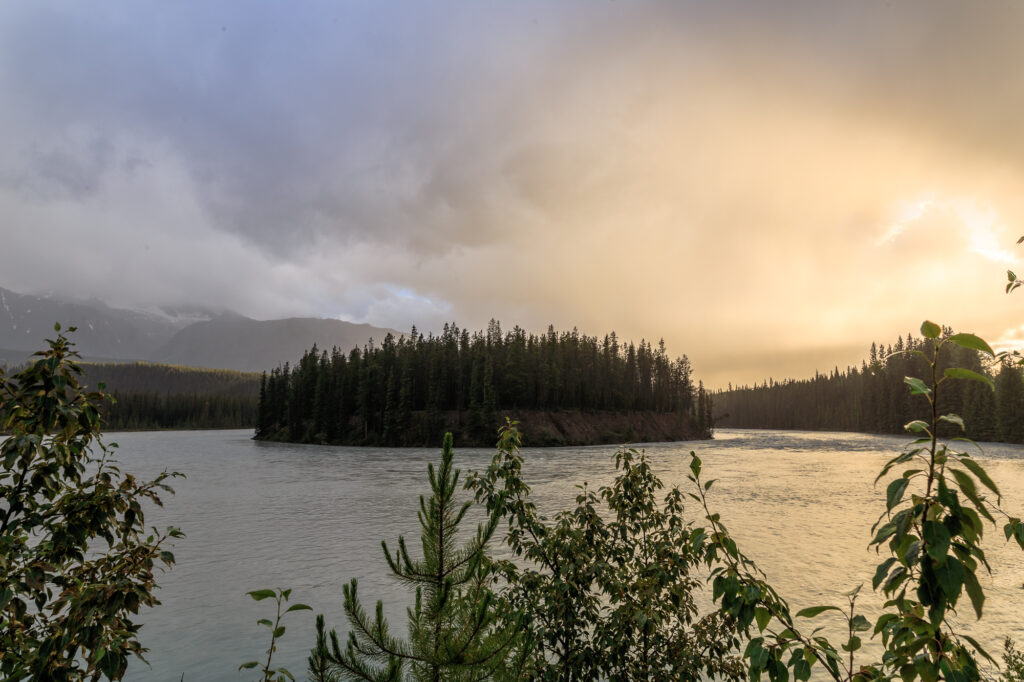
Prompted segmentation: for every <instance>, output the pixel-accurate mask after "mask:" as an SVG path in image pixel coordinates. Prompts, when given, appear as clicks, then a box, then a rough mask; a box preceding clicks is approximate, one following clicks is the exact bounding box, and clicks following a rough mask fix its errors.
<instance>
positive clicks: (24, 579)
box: [0, 325, 181, 680]
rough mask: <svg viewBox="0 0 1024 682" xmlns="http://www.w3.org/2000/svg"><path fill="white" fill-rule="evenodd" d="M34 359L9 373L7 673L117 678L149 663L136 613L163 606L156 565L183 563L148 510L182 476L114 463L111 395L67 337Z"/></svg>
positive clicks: (1, 499)
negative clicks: (109, 436)
mask: <svg viewBox="0 0 1024 682" xmlns="http://www.w3.org/2000/svg"><path fill="white" fill-rule="evenodd" d="M55 329H56V331H58V332H59V331H60V326H59V325H57V326H56V327H55ZM69 331H74V328H73V327H72V328H70V329H69ZM33 358H35V360H34V362H32V363H31V364H29V365H28V366H27V367H26V368H25V369H23V370H21V371H20V372H18V373H17V374H15V375H13V376H11V377H5V376H4V375H3V374H2V373H0V417H2V427H0V428H2V431H3V432H5V433H6V434H8V437H7V439H6V440H4V441H3V443H2V444H0V460H2V461H0V677H3V678H4V679H9V680H22V679H27V678H32V679H36V680H82V679H86V678H88V679H99V678H100V677H101V676H103V677H107V678H109V679H113V680H118V679H121V678H122V677H123V675H124V672H125V669H126V667H127V665H128V657H129V656H132V655H134V656H136V657H138V658H140V659H142V658H143V654H144V652H145V651H146V650H145V649H144V648H143V646H142V644H141V643H140V642H139V640H138V630H139V625H138V624H137V623H135V622H134V621H133V617H134V616H135V615H136V614H138V613H139V610H140V609H141V608H143V607H146V606H153V605H155V604H158V603H159V602H158V601H157V599H156V597H155V596H154V590H155V589H156V587H157V584H156V577H155V575H154V567H155V566H159V565H161V564H162V565H163V566H170V565H171V564H173V563H174V556H173V555H172V554H171V552H170V550H169V549H168V546H167V545H168V540H169V539H170V538H177V537H181V532H180V531H178V530H177V529H175V528H168V529H167V530H166V531H164V532H158V531H156V530H155V529H154V530H153V531H152V532H151V533H147V532H146V530H145V525H144V518H145V517H144V509H143V504H144V503H145V502H147V501H148V502H151V503H153V504H157V505H159V504H160V497H159V494H160V493H162V492H173V491H172V490H171V489H170V488H169V487H168V486H167V484H166V480H167V479H168V478H169V477H171V476H177V475H179V474H168V473H166V472H165V473H163V474H160V475H159V476H157V477H156V478H155V479H154V480H152V481H139V480H137V479H136V478H135V477H134V476H132V475H131V474H127V473H122V472H121V470H120V469H119V468H118V467H117V466H116V463H115V461H114V460H113V459H112V454H113V449H114V448H115V447H116V445H114V444H111V445H106V444H104V443H103V442H102V440H101V439H100V414H99V411H98V407H99V405H100V403H101V401H102V400H103V398H104V396H103V394H102V393H98V392H88V393H87V392H83V391H82V390H81V388H80V384H79V379H80V376H81V373H82V372H81V368H80V366H79V365H78V363H77V358H78V354H77V353H76V352H75V351H74V350H73V349H72V344H71V343H70V342H69V341H68V340H67V338H66V337H65V336H63V335H62V334H58V335H57V338H56V339H54V340H51V341H49V349H48V350H46V351H44V352H40V353H36V354H35V355H34V356H33ZM143 660H145V659H143Z"/></svg>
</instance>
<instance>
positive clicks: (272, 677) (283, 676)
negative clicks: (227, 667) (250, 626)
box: [238, 588, 313, 682]
mask: <svg viewBox="0 0 1024 682" xmlns="http://www.w3.org/2000/svg"><path fill="white" fill-rule="evenodd" d="M246 594H248V595H249V596H250V597H252V598H253V599H254V600H255V601H263V600H264V599H273V600H274V602H275V603H276V605H277V612H276V614H275V616H274V620H273V621H271V620H270V619H269V618H260V619H259V620H258V621H256V623H257V624H258V625H262V626H263V627H265V628H267V629H269V630H270V646H269V647H268V648H267V650H266V652H265V653H266V654H267V660H266V661H265V662H264V663H263V665H262V666H261V667H260V672H261V673H262V675H263V676H262V677H261V678H260V682H285V681H286V680H291V682H295V676H294V675H292V674H291V673H290V672H289V671H288V669H287V668H271V667H270V663H271V661H272V660H273V658H274V653H275V652H276V651H277V640H279V639H280V638H281V637H283V636H284V633H285V626H284V625H281V618H282V617H283V616H284V615H285V614H286V613H291V612H292V611H312V610H313V609H312V607H310V606H307V605H306V604H292V605H291V606H289V607H288V608H287V609H285V610H284V612H282V611H281V606H282V605H283V604H285V603H287V602H288V598H289V597H290V596H291V594H292V591H291V589H290V588H289V589H287V590H282V589H280V588H279V589H277V590H253V591H252V592H247V593H246ZM257 666H260V662H259V661H248V662H247V663H243V664H242V665H240V666H238V669H239V670H251V669H253V668H256V667H257Z"/></svg>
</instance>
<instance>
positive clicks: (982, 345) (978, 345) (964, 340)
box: [946, 334, 996, 358]
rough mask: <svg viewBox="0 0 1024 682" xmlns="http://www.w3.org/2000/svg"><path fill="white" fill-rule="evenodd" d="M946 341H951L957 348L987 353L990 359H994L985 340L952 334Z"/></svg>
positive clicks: (993, 354) (972, 336)
mask: <svg viewBox="0 0 1024 682" xmlns="http://www.w3.org/2000/svg"><path fill="white" fill-rule="evenodd" d="M946 340H947V341H952V342H953V343H955V344H956V345H958V346H961V347H963V348H972V349H974V350H978V351H981V352H982V353H988V354H989V355H990V356H991V357H993V358H994V357H995V356H996V354H995V351H993V350H992V346H990V345H988V343H987V342H986V341H985V339H983V338H981V337H978V336H975V335H974V334H953V335H952V336H950V337H947V338H946Z"/></svg>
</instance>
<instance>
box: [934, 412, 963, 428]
mask: <svg viewBox="0 0 1024 682" xmlns="http://www.w3.org/2000/svg"><path fill="white" fill-rule="evenodd" d="M939 421H940V422H947V423H949V424H955V425H957V426H959V427H960V430H961V431H966V430H967V427H966V426H964V420H963V419H962V418H961V417H960V415H957V414H944V415H942V416H941V417H939Z"/></svg>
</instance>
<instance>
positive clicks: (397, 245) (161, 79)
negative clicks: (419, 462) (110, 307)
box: [0, 1, 1024, 385]
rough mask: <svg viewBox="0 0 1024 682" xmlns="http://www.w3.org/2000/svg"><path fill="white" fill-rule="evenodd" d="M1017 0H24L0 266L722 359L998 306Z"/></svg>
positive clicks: (1017, 206) (5, 81)
mask: <svg viewBox="0 0 1024 682" xmlns="http://www.w3.org/2000/svg"><path fill="white" fill-rule="evenodd" d="M1022 12H1024V8H1022V7H1021V6H1018V5H1009V4H1007V5H1000V6H989V7H986V8H985V9H984V10H979V9H978V8H976V7H971V6H965V5H962V4H961V3H955V2H939V3H933V4H929V5H928V6H924V5H911V4H896V6H892V5H886V4H884V3H881V2H878V3H874V2H867V3H849V4H843V5H823V4H819V3H807V2H785V3H772V4H771V6H768V5H767V4H750V3H740V2H716V3H672V4H664V3H597V4H595V3H584V2H566V3H558V4H557V5H551V4H550V3H542V2H539V1H538V2H522V3H507V4H500V5H493V4H484V5H471V6H466V5H464V4H457V3H439V4H437V3H432V4H431V5H429V6H426V5H424V6H402V7H396V6H392V5H389V4H385V3H373V4H359V3H351V4H342V3H334V2H314V3H303V5H302V6H301V7H294V8H293V7H285V6H283V5H281V4H280V3H275V2H254V3H247V4H246V7H245V10H244V11H240V9H239V8H238V7H235V6H233V5H218V6H210V5H209V4H208V3H201V2H181V3H172V4H168V3H157V2H154V3H125V4H123V5H118V6H116V7H114V6H108V7H106V8H104V9H99V10H98V9H97V8H94V7H89V8H86V7H84V6H81V7H79V6H77V5H73V4H67V5H57V4H54V5H44V4H43V3H10V4H6V5H4V6H3V7H2V8H0V96H2V97H3V99H4V101H5V102H7V103H10V105H9V106H5V107H4V109H3V111H0V216H2V217H3V220H4V221H5V224H7V225H8V226H9V227H7V228H6V229H5V234H4V242H5V248H4V249H3V250H2V251H0V271H2V272H3V273H4V274H3V277H4V281H3V282H0V285H3V286H8V287H11V288H15V289H19V288H22V289H37V290H38V289H49V290H63V291H75V292H80V291H86V292H88V293H91V294H94V295H98V296H101V297H104V298H108V299H109V300H111V301H112V302H121V303H124V304H133V305H141V304H147V303H167V304H175V303H177V304H181V303H190V302H195V301H197V300H198V301H200V302H203V303H207V304H213V305H219V306H224V307H228V308H233V309H237V310H239V311H241V312H243V313H247V314H250V315H255V316H263V317H267V316H280V315H289V314H322V315H330V316H339V317H343V318H346V319H352V320H356V321H368V322H371V323H373V324H379V325H384V326H391V327H397V328H399V329H406V328H408V327H409V326H410V325H411V324H413V323H415V324H417V325H418V326H419V327H420V328H421V329H430V328H435V329H436V328H437V327H439V326H440V324H442V323H443V321H444V320H446V319H454V320H456V321H458V322H459V324H461V325H463V326H470V327H479V326H482V325H483V324H485V323H486V321H487V320H488V319H489V318H491V317H498V318H500V319H501V320H502V321H503V322H504V323H505V324H506V326H511V325H512V324H516V323H518V324H521V325H523V326H526V327H528V328H531V329H543V328H544V327H546V325H547V324H548V323H549V322H551V323H554V324H556V325H557V326H559V327H562V328H568V327H572V326H578V327H579V328H580V329H581V330H583V331H585V332H587V333H603V332H605V331H608V330H611V329H613V328H614V329H616V330H617V331H618V332H619V333H620V334H622V335H625V336H628V337H632V338H634V339H636V340H639V338H640V337H647V338H648V339H657V338H658V337H664V338H665V339H666V341H667V342H668V345H669V349H670V351H672V352H675V353H683V352H686V353H687V354H689V355H690V357H691V359H693V360H694V362H695V365H696V367H697V370H698V372H700V373H701V374H702V376H704V377H705V378H706V379H707V380H708V382H709V383H711V384H712V385H724V384H725V382H726V381H728V380H732V381H734V382H742V381H754V380H759V379H760V378H762V377H763V376H765V375H769V374H770V375H773V376H775V377H776V378H780V377H782V376H785V375H786V374H797V375H807V374H811V373H813V371H814V369H815V368H817V364H815V363H818V362H819V360H820V355H819V354H816V352H812V349H813V348H822V347H825V348H835V349H842V348H846V349H849V348H852V347H856V346H858V345H863V346H864V347H866V346H868V345H869V344H870V342H871V341H872V340H878V341H881V340H888V339H891V338H893V337H894V336H895V335H896V334H898V333H899V332H900V330H905V329H908V328H916V327H917V326H918V325H919V323H920V319H923V318H924V317H935V318H936V319H939V320H940V321H942V322H944V323H947V324H953V325H956V326H959V327H964V328H970V329H972V330H974V331H978V332H982V333H988V334H993V335H995V334H999V333H1001V332H1002V330H1004V329H1007V328H1009V327H1011V326H1014V324H1013V322H1014V321H1015V319H1017V318H1018V317H1019V315H1018V312H1019V307H1018V306H1015V305H1014V301H1013V300H1010V299H1008V298H1006V297H1002V298H1000V293H999V292H1000V288H999V287H1000V281H1001V279H1002V278H1003V274H1002V272H1003V269H1005V268H1004V267H1003V266H1004V264H1005V263H1007V262H1010V260H1011V259H1013V258H1015V257H1016V255H1017V254H1015V253H1014V251H1013V250H1012V240H1014V239H1015V238H1016V236H1017V234H1016V232H1017V231H1019V230H1016V228H1013V227H1012V226H1014V225H1019V224H1022V222H1024V199H1022V198H1021V197H1020V196H1019V191H1018V190H1019V187H1020V186H1021V181H1022V179H1024V178H1022V177H1021V173H1022V168H1024V165H1022V161H1024V134H1022V133H1021V132H1020V130H1019V126H1017V125H1016V121H1015V118H1014V114H1013V112H1016V111H1020V110H1021V105H1022V104H1024V74H1021V73H1020V70H1019V69H1018V68H1016V65H1017V64H1019V63H1020V59H1021V57H1024V55H1022V54H1021V51H1022V50H1024V48H1022V47H1021V45H1020V42H1019V40H1018V39H1017V35H1016V31H1015V27H1016V26H1019V25H1020V23H1019V20H1020V18H1022V17H1021V16H1020V15H1021V13H1022ZM901 207H903V208H902V209H901ZM58 244H59V245H61V249H59V250H58V252H59V253H60V255H55V253H54V248H53V247H54V245H58ZM979 302H981V303H979ZM1015 316H1016V317H1015ZM752 348H753V349H756V350H754V351H752V350H751V349H752ZM836 352H837V353H838V352H839V351H836ZM741 356H742V357H756V358H762V359H763V360H761V359H759V360H758V362H757V363H754V364H758V363H762V362H763V369H762V370H761V371H757V368H756V367H754V366H753V365H752V364H751V363H750V362H748V361H747V360H741V359H738V358H741ZM857 359H858V358H856V357H853V358H849V359H841V360H840V363H839V364H844V363H845V362H856V361H857ZM736 374H740V376H737V375H736Z"/></svg>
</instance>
